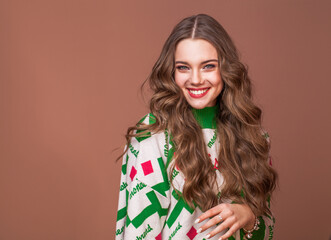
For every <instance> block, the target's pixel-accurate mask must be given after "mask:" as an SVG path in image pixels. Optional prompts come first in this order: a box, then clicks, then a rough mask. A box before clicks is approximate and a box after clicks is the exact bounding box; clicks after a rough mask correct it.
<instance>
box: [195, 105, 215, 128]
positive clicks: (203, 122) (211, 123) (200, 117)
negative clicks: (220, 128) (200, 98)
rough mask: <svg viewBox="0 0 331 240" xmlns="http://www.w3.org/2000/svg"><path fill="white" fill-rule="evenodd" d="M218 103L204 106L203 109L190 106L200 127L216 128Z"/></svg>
mask: <svg viewBox="0 0 331 240" xmlns="http://www.w3.org/2000/svg"><path fill="white" fill-rule="evenodd" d="M218 111H219V105H218V104H216V105H215V106H212V107H205V108H203V109H195V108H192V113H193V115H194V117H195V119H196V120H197V122H198V123H199V125H200V126H201V128H211V129H216V117H217V115H218Z"/></svg>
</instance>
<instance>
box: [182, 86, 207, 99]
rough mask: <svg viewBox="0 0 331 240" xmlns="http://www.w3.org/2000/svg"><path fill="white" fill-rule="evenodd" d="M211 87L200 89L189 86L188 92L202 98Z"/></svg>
mask: <svg viewBox="0 0 331 240" xmlns="http://www.w3.org/2000/svg"><path fill="white" fill-rule="evenodd" d="M209 89H210V88H199V89H193V88H187V90H188V93H189V94H190V96H191V97H193V98H201V97H203V96H205V95H206V94H207V93H208V90H209Z"/></svg>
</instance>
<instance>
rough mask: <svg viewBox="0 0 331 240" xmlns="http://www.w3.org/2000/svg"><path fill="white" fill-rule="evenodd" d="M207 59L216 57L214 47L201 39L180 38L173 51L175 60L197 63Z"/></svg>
mask: <svg viewBox="0 0 331 240" xmlns="http://www.w3.org/2000/svg"><path fill="white" fill-rule="evenodd" d="M209 59H218V55H217V50H216V48H215V47H214V46H213V45H212V44H211V43H210V42H208V41H206V40H203V39H190V38H188V39H184V40H181V41H180V42H179V43H178V44H177V46H176V51H175V61H185V62H192V63H198V62H202V61H206V60H209Z"/></svg>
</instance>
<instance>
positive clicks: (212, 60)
mask: <svg viewBox="0 0 331 240" xmlns="http://www.w3.org/2000/svg"><path fill="white" fill-rule="evenodd" d="M208 62H218V60H217V59H209V60H206V61H203V62H202V63H201V64H205V63H208ZM175 63H176V64H177V63H182V64H187V65H189V64H188V63H187V62H184V61H176V62H175Z"/></svg>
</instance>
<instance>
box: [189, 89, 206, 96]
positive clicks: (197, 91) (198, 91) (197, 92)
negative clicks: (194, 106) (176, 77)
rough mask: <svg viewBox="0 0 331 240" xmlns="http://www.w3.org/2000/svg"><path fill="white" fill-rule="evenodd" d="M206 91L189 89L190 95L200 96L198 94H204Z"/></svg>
mask: <svg viewBox="0 0 331 240" xmlns="http://www.w3.org/2000/svg"><path fill="white" fill-rule="evenodd" d="M207 90H208V89H204V90H192V89H189V91H190V92H191V93H193V94H194V95H200V94H203V93H204V92H206V91H207Z"/></svg>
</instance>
